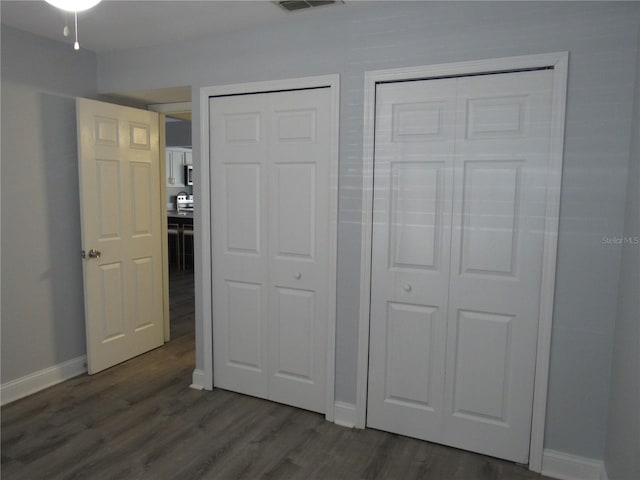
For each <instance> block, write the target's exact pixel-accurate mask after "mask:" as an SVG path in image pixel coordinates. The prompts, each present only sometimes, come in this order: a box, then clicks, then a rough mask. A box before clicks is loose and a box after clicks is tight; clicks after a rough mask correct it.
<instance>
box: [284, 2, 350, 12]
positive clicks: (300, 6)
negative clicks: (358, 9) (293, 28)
mask: <svg viewBox="0 0 640 480" xmlns="http://www.w3.org/2000/svg"><path fill="white" fill-rule="evenodd" d="M273 3H275V4H276V5H278V6H280V7H282V8H284V9H285V10H286V11H288V12H296V11H298V10H306V9H307V8H314V7H324V6H327V5H340V4H343V3H344V1H343V0H275V1H274V2H273Z"/></svg>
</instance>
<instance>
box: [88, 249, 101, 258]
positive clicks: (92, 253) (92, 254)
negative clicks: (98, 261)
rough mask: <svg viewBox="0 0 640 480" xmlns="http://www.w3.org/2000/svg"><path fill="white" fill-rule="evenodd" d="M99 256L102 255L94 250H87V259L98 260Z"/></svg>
mask: <svg viewBox="0 0 640 480" xmlns="http://www.w3.org/2000/svg"><path fill="white" fill-rule="evenodd" d="M100 255H102V253H101V252H99V251H98V250H96V249H95V248H92V249H91V250H89V258H100Z"/></svg>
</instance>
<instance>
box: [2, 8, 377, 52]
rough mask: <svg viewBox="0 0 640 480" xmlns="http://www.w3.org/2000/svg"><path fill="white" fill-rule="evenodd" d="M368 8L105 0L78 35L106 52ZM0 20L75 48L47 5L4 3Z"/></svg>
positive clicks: (61, 19)
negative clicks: (294, 8) (293, 8)
mask: <svg viewBox="0 0 640 480" xmlns="http://www.w3.org/2000/svg"><path fill="white" fill-rule="evenodd" d="M358 4H359V5H358ZM364 4H365V2H351V3H350V2H347V3H346V4H344V5H336V6H329V7H319V8H314V9H310V10H304V11H298V12H292V13H289V12H287V11H285V10H283V9H282V8H280V7H278V6H277V5H275V4H274V3H273V2H271V1H268V0H261V1H244V0H227V1H214V0H209V1H190V0H171V1H168V0H167V1H153V0H147V1H128V0H103V1H102V3H100V4H98V5H97V6H96V7H94V8H92V9H91V10H88V11H85V12H80V13H79V14H78V23H79V25H78V31H79V40H80V46H81V47H82V48H86V49H89V50H93V51H94V52H98V53H102V52H109V51H114V50H122V49H128V48H136V47H148V46H152V45H162V44H164V43H170V42H177V41H181V40H187V39H190V38H195V37H202V36H209V35H214V34H219V33H224V32H231V31H238V30H243V29H250V28H256V27H259V26H262V25H266V24H272V23H277V22H289V21H295V20H296V19H301V18H304V17H308V16H310V15H324V14H325V12H331V11H335V10H334V9H338V8H341V9H351V8H359V7H360V6H364ZM0 15H1V18H2V23H3V24H6V25H9V26H12V27H15V28H18V29H20V30H26V31H28V32H31V33H35V34H37V35H41V36H44V37H49V38H52V39H55V40H58V41H62V42H67V43H69V44H70V45H72V44H73V39H72V38H65V37H63V35H62V30H63V28H64V25H65V14H64V13H63V12H62V11H61V10H58V9H56V8H55V7H52V6H51V5H49V4H48V3H46V2H45V1H44V0H2V1H1V2H0ZM67 21H68V22H69V28H70V29H71V36H70V37H73V35H74V30H73V14H71V13H67Z"/></svg>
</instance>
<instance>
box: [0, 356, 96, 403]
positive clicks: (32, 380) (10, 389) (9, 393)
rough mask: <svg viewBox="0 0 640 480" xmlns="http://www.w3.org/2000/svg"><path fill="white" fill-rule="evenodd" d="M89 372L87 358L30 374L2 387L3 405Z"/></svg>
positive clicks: (82, 357) (0, 390)
mask: <svg viewBox="0 0 640 480" xmlns="http://www.w3.org/2000/svg"><path fill="white" fill-rule="evenodd" d="M86 371H87V357H86V356H85V355H82V356H81V357H76V358H72V359H71V360H67V361H66V362H62V363H59V364H57V365H54V366H53V367H49V368H45V369H44V370H40V371H38V372H34V373H30V374H29V375H25V376H24V377H20V378H17V379H15V380H11V381H10V382H7V383H3V384H2V385H1V386H0V396H1V397H2V400H1V404H2V405H6V404H7V403H11V402H13V401H15V400H18V399H20V398H23V397H26V396H28V395H31V394H33V393H36V392H39V391H40V390H44V389H45V388H48V387H51V386H53V385H55V384H57V383H60V382H64V381H65V380H68V379H70V378H73V377H77V376H78V375H82V374H83V373H85V372H86Z"/></svg>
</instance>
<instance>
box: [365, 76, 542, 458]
mask: <svg viewBox="0 0 640 480" xmlns="http://www.w3.org/2000/svg"><path fill="white" fill-rule="evenodd" d="M551 87H552V72H551V71H549V70H542V71H532V72H518V73H505V74H495V75H481V76H472V77H459V78H448V79H437V80H422V81H413V82H403V83H389V84H382V85H378V87H377V91H376V131H375V173H374V178H375V180H374V217H373V239H372V249H373V254H372V277H371V278H372V282H371V290H372V291H371V330H370V359H369V389H368V405H367V425H368V426H371V427H374V428H379V429H382V430H387V431H391V432H395V433H400V434H403V435H408V436H411V437H416V438H421V439H424V440H429V441H433V442H438V443H443V444H446V445H451V446H454V447H458V448H463V449H467V450H471V451H475V452H479V453H484V454H488V455H492V456H495V457H500V458H505V459H509V460H513V461H516V462H522V463H526V462H527V461H528V455H529V438H530V429H531V412H532V403H533V386H534V374H535V358H536V342H537V330H538V314H539V303H540V282H541V272H542V252H543V241H544V238H543V237H544V227H545V212H546V188H547V165H548V160H549V158H548V157H549V154H548V151H549V134H550V125H551Z"/></svg>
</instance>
